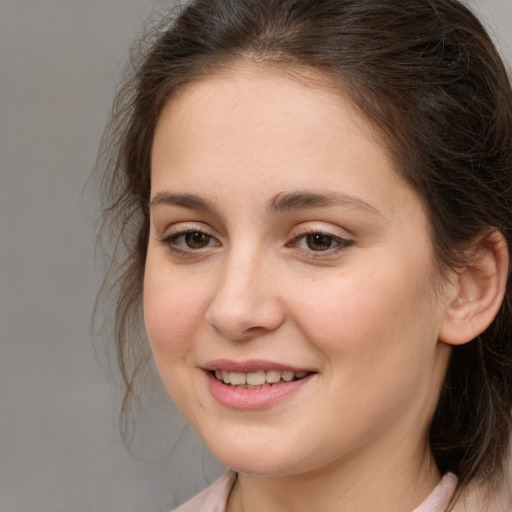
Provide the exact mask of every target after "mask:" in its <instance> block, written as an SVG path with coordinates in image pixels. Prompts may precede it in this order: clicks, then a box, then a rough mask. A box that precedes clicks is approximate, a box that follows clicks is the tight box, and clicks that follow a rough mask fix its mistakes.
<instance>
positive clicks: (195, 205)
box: [149, 192, 219, 214]
mask: <svg viewBox="0 0 512 512" xmlns="http://www.w3.org/2000/svg"><path fill="white" fill-rule="evenodd" d="M162 204H163V205H169V206H181V207H183V208H188V209H189V210H199V211H203V212H208V213H215V214H218V213H219V212H218V209H217V208H216V207H215V205H214V204H213V203H212V202H211V201H209V200H207V199H204V198H202V197H200V196H198V195H196V194H174V193H172V192H158V193H157V194H155V196H154V197H153V198H152V199H151V201H150V202H149V206H150V208H155V207H156V206H159V205H162Z"/></svg>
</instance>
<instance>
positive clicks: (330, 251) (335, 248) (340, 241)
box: [286, 229, 355, 258]
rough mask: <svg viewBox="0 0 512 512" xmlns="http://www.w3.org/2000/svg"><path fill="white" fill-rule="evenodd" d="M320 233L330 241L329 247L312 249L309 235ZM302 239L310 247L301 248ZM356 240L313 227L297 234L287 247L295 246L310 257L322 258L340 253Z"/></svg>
mask: <svg viewBox="0 0 512 512" xmlns="http://www.w3.org/2000/svg"><path fill="white" fill-rule="evenodd" d="M317 235H319V236H320V237H325V238H326V239H327V240H328V242H329V247H327V248H326V249H320V250H314V249H311V247H310V246H309V242H310V241H311V240H308V237H313V236H317ZM301 241H304V242H305V244H306V245H308V248H307V249H306V248H300V247H298V245H299V243H300V242H301ZM354 243H355V240H351V239H348V238H343V237H340V236H336V235H333V234H332V233H329V232H327V231H323V230H321V229H313V230H307V231H304V232H302V233H300V234H299V235H297V236H296V237H295V238H293V240H291V241H290V242H288V243H287V244H286V247H291V248H293V247H295V248H298V250H300V251H301V252H302V253H303V254H305V255H306V256H307V257H309V258H322V257H327V256H332V255H336V254H339V253H340V252H342V251H345V250H347V249H348V248H349V247H351V246H352V245H354Z"/></svg>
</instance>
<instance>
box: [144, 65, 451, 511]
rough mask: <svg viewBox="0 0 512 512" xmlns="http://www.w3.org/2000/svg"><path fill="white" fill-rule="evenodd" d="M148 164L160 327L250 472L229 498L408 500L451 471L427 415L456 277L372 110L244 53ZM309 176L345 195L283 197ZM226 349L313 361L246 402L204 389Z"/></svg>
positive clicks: (265, 505) (230, 462) (178, 388)
mask: <svg viewBox="0 0 512 512" xmlns="http://www.w3.org/2000/svg"><path fill="white" fill-rule="evenodd" d="M317 78H318V77H317ZM316 83H318V80H317V82H316ZM151 178H152V189H151V197H152V203H151V220H150V222H151V228H150V240H149V244H148V251H147V262H146V269H145V280H144V313H145V321H146V327H147V332H148V336H149V340H150V343H151V348H152V351H153V354H154V358H155V361H156V364H157V367H158V370H159V372H160V375H161V378H162V380H163V382H164V384H165V386H166V388H167V390H168V392H169V394H170V395H171V396H172V398H173V399H174V400H175V402H176V403H177V405H178V406H179V408H180V409H181V410H182V412H183V413H184V415H185V416H186V418H187V419H188V421H189V422H190V423H191V425H192V426H193V427H194V429H195V430H196V431H197V432H198V433H199V435H200V436H201V437H202V439H203V440H204V442H205V443H206V445H207V446H208V447H209V448H210V450H211V451H212V452H213V453H214V455H216V456H217V457H218V458H219V459H220V460H221V461H222V462H223V463H224V464H226V465H227V466H228V467H231V468H233V469H235V470H237V471H238V472H239V473H240V475H239V479H238V481H237V484H236V486H235V488H234V490H233V492H232V494H231V499H230V502H229V507H228V510H229V511H233V510H241V508H242V503H243V510H244V511H245V512H250V511H256V510H260V511H261V510H266V511H269V512H272V511H278V510H294V511H297V512H300V511H311V510H322V511H331V510H333V511H334V510H337V511H339V510H350V511H351V512H358V511H368V510H379V511H381V512H386V511H390V512H391V511H393V512H400V511H404V512H406V511H407V512H410V511H411V510H412V509H414V508H415V507H416V506H417V505H418V504H419V503H421V502H422V501H423V500H424V499H425V498H426V496H428V494H429V493H430V492H431V491H432V489H433V487H434V486H435V485H436V484H437V483H438V481H439V479H440V475H439V472H438V470H437V468H436V466H435V463H434V462H433V460H432V455H431V452H430V449H429V447H428V444H427V440H426V439H427V426H428V422H429V419H430V417H431V416H432V414H433V411H434V408H435V404H436V402H437V399H438V395H439V389H440V386H441V383H442V380H443V377H444V374H445V370H446V366H447V362H448V358H449V353H450V348H449V346H448V345H447V344H446V343H444V342H442V341H440V332H441V330H442V329H443V326H444V324H445V322H446V318H447V316H448V311H449V308H450V307H451V305H452V303H453V300H454V298H455V297H456V296H457V295H456V294H457V291H456V290H455V289H454V287H455V285H454V283H452V282H440V277H439V276H438V275H437V273H436V270H435V268H434V264H433V249H432V246H431V241H430V238H429V226H428V221H427V217H426V214H425V211H424V209H423V207H422V204H421V202H420V200H419V198H418V197H417V195H416V193H415V192H414V191H413V190H411V188H410V187H408V186H407V185H406V184H404V182H403V181H402V180H400V178H399V177H398V175H397V173H396V172H395V169H394V167H393V162H392V161H390V159H389V157H388V153H387V151H386V149H385V147H383V145H382V144H381V143H380V142H379V140H378V138H377V137H376V136H375V134H374V132H373V130H372V128H371V126H369V124H368V123H367V122H366V121H365V119H364V118H363V117H362V116H361V115H360V114H359V113H358V112H357V111H356V110H355V108H354V107H353V105H352V104H351V103H350V101H348V100H347V99H346V98H345V97H344V96H343V95H341V94H334V93H333V92H332V91H329V90H328V88H327V87H325V88H322V87H318V86H314V85H312V82H310V81H308V78H304V79H303V80H299V79H297V78H293V77H292V76H291V75H290V74H285V73H284V72H283V73H280V72H277V71H276V70H275V69H271V68H265V67H256V66H249V65H242V64H239V65H237V66H234V67H232V68H230V69H226V70H224V71H223V72H221V73H219V74H217V75H215V76H211V77H208V78H205V79H203V80H202V81H199V82H196V83H194V84H192V85H190V86H188V88H186V89H185V90H184V91H182V92H181V93H180V95H179V96H178V97H177V98H175V99H174V100H173V101H171V102H170V103H169V104H168V105H167V107H166V108H165V110H164V112H163V113H162V115H161V118H160V120H159V123H158V126H157V129H156V133H155V138H154V145H153V153H152V176H151ZM299 192H300V193H302V194H304V193H308V194H324V195H328V196H329V197H330V198H331V199H332V197H335V198H336V199H335V200H334V201H330V202H328V203H326V204H323V203H318V204H303V203H304V201H302V202H301V201H296V203H295V206H294V207H290V204H288V205H286V204H283V202H282V201H281V204H280V205H279V208H278V207H276V203H277V202H279V201H278V199H279V198H282V197H283V195H285V194H296V193H299ZM184 195H186V197H184ZM191 195H193V196H194V198H195V200H194V201H190V196H191ZM301 197H302V198H303V197H304V196H301ZM198 199H199V200H200V201H199V200H198ZM272 206H273V207H272ZM189 231H194V232H200V233H204V234H205V235H206V236H203V239H202V240H203V242H204V246H202V245H201V244H200V245H201V246H200V247H196V246H193V247H192V246H190V245H187V241H189V242H190V237H188V238H187V237H186V236H184V235H183V233H184V232H189ZM310 233H323V236H324V238H322V240H323V241H325V242H326V244H327V245H328V246H329V248H328V249H327V250H318V246H317V245H311V244H309V245H308V240H309V241H310V239H308V238H307V237H306V235H307V234H310ZM219 358H222V359H229V360H231V361H237V362H244V361H247V360H252V359H264V360H270V361H274V362H279V363H281V364H284V365H290V366H293V367H300V368H304V367H307V368H308V369H310V370H313V371H314V372H315V374H314V375H313V377H312V378H310V379H309V381H308V382H307V384H305V385H303V386H302V387H301V388H300V389H299V390H298V391H297V392H296V393H294V394H292V395H291V396H289V397H286V399H284V400H281V401H279V402H278V403H276V404H273V405H272V406H270V407H266V408H263V409H257V410H250V411H247V410H234V409H232V408H229V407H225V406H223V405H221V404H219V402H218V401H216V400H215V398H214V397H213V396H212V394H211V393H210V391H209V387H208V378H207V375H206V372H205V371H204V370H203V368H204V366H205V365H206V364H207V363H208V362H209V361H212V360H215V359H219Z"/></svg>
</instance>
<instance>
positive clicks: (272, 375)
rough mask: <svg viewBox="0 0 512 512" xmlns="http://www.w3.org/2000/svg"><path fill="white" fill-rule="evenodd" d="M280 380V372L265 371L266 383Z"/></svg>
mask: <svg viewBox="0 0 512 512" xmlns="http://www.w3.org/2000/svg"><path fill="white" fill-rule="evenodd" d="M280 380H281V372H280V371H278V370H267V382H268V383H275V382H279V381H280Z"/></svg>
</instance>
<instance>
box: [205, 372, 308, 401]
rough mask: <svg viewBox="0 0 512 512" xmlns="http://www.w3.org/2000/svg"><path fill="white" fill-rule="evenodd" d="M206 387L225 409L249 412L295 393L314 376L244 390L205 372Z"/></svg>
mask: <svg viewBox="0 0 512 512" xmlns="http://www.w3.org/2000/svg"><path fill="white" fill-rule="evenodd" d="M206 375H207V377H208V386H209V389H210V393H211V394H212V396H213V397H214V398H215V400H217V402H219V403H220V404H221V405H223V406H225V407H229V408H230V409H239V410H250V409H253V410H254V409H265V408H268V407H271V406H272V405H274V404H276V403H277V402H280V401H281V400H284V399H285V398H288V397H290V396H291V395H293V394H294V393H297V392H298V391H299V390H300V389H301V388H302V387H303V386H304V385H306V384H307V383H308V382H309V381H310V380H311V378H312V377H313V375H314V374H311V375H308V376H307V377H304V378H303V379H300V380H293V381H291V382H279V383H276V384H272V385H271V386H268V387H265V388H257V389H245V388H236V387H233V386H229V385H227V384H224V383H223V382H221V381H220V380H218V379H216V378H215V376H213V375H212V374H211V373H210V372H206Z"/></svg>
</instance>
